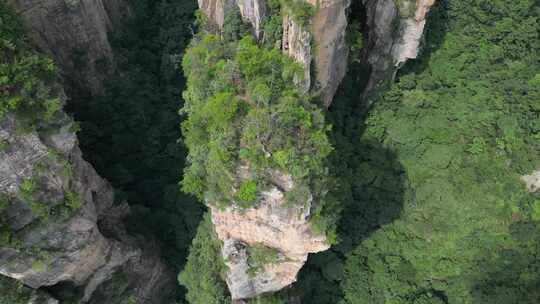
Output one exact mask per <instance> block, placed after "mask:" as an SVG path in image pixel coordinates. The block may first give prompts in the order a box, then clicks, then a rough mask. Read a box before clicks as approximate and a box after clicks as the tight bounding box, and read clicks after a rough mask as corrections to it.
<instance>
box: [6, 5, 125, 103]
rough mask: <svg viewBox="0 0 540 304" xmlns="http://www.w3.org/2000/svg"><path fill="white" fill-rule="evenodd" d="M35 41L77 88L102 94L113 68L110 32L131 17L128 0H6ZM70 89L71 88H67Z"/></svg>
mask: <svg viewBox="0 0 540 304" xmlns="http://www.w3.org/2000/svg"><path fill="white" fill-rule="evenodd" d="M7 2H8V4H10V5H11V6H12V7H14V8H15V9H16V10H17V12H18V13H19V14H21V16H22V17H23V19H24V20H25V22H26V24H27V26H28V27H29V29H30V33H29V34H30V35H31V37H32V40H33V41H35V42H36V44H37V45H38V46H39V48H40V49H41V51H42V52H44V53H46V54H48V55H49V56H50V57H51V58H53V59H54V61H55V62H56V63H57V65H58V66H59V67H60V69H61V72H62V75H63V76H64V78H65V79H66V82H67V83H68V84H70V85H72V86H76V89H81V88H83V89H84V90H88V91H89V92H90V93H91V94H99V93H101V92H102V89H103V84H102V82H103V80H104V79H105V77H106V76H107V74H108V72H109V71H110V69H111V67H112V66H113V53H112V49H111V45H110V43H109V39H108V38H109V37H108V36H109V33H110V32H111V31H112V30H113V27H114V25H115V24H116V23H118V22H120V20H122V18H123V17H124V16H125V15H127V14H129V6H128V5H127V2H126V1H125V0H47V1H43V0H7ZM68 89H69V88H68Z"/></svg>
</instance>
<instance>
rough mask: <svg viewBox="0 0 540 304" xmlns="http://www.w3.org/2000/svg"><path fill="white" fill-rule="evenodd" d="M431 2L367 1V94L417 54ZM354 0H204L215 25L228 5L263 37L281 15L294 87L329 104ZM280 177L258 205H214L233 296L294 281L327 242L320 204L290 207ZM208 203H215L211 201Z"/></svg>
mask: <svg viewBox="0 0 540 304" xmlns="http://www.w3.org/2000/svg"><path fill="white" fill-rule="evenodd" d="M433 3H434V0H425V1H424V0H418V1H417V3H413V1H408V0H404V1H399V2H395V1H394V0H372V1H369V0H366V1H364V4H365V6H364V8H365V9H366V12H365V13H366V15H367V20H365V28H364V31H365V33H364V35H365V36H366V37H367V40H368V41H367V42H368V43H367V46H366V48H365V49H364V50H363V52H364V54H365V55H364V58H365V61H366V62H365V63H367V64H369V65H371V67H372V73H371V75H370V79H369V83H368V87H367V89H366V92H364V94H365V96H368V95H369V94H370V93H371V92H372V91H373V90H374V89H375V88H376V85H377V84H379V83H381V82H382V81H383V80H388V79H392V77H393V74H394V73H395V71H396V70H397V69H398V68H399V67H401V66H402V65H403V63H404V62H405V61H406V60H408V59H410V58H416V56H417V54H418V49H419V47H420V42H421V39H422V35H423V28H424V25H425V17H426V14H427V12H428V10H429V8H430V6H431V5H433ZM349 5H350V3H349V1H348V0H325V1H316V0H310V1H307V2H301V1H300V2H298V1H297V2H295V1H292V3H289V2H287V1H283V2H281V11H280V12H276V11H271V9H270V8H269V7H266V6H267V3H265V2H264V1H262V0H241V1H233V0H230V1H226V0H199V7H200V8H201V10H202V11H203V12H204V13H205V15H206V16H207V17H208V18H209V20H210V22H212V23H214V24H215V25H217V26H218V28H223V26H224V22H225V20H226V19H227V18H226V15H227V14H228V11H230V10H238V11H239V12H240V15H241V16H242V19H243V20H244V22H246V23H248V24H250V25H251V27H252V30H253V34H254V36H255V37H256V38H258V39H260V38H261V36H264V33H263V34H261V29H263V28H264V23H265V22H266V20H268V17H269V16H268V15H269V14H280V16H281V18H282V32H281V33H282V37H281V41H279V42H280V43H278V44H276V45H277V47H280V48H281V51H282V52H283V53H284V54H286V55H287V56H289V57H291V58H293V59H294V60H295V61H296V62H298V63H299V64H300V65H301V67H302V68H303V70H304V77H303V79H297V80H296V82H297V83H296V85H297V86H298V87H299V88H301V89H302V90H303V91H304V92H309V93H310V94H312V95H316V96H320V97H321V99H322V101H323V102H324V105H325V106H327V107H328V106H330V104H331V102H332V99H333V97H334V94H335V92H336V90H337V88H338V86H339V84H340V82H341V80H342V79H343V77H344V76H345V73H346V70H347V63H348V55H349V54H348V53H349V46H348V45H347V44H346V32H347V13H348V8H349ZM274 10H275V8H274ZM352 13H355V14H360V12H352ZM358 93H359V95H361V94H362V92H360V91H359V92H358ZM237 175H238V176H239V177H240V178H241V176H242V174H241V173H238V174H237ZM276 176H279V178H277V180H276V181H275V182H274V184H275V187H273V188H271V189H268V190H266V191H264V192H262V194H261V195H260V197H259V198H258V200H257V202H256V204H255V207H250V208H248V209H241V208H238V207H227V208H225V209H219V208H216V207H211V214H212V222H213V224H214V227H215V230H216V233H217V236H218V237H219V239H220V240H221V241H222V242H223V247H222V256H223V259H224V261H225V263H226V265H227V266H228V270H227V272H226V281H227V285H228V287H229V291H230V293H231V295H232V298H233V300H237V299H246V298H252V297H255V296H257V295H260V294H262V293H266V292H273V291H277V290H280V289H282V288H284V287H286V286H288V285H290V284H291V283H293V282H294V281H296V276H297V273H298V271H299V270H300V269H301V268H302V266H303V265H304V263H305V261H306V260H307V256H308V254H309V253H313V252H319V251H323V250H326V249H328V247H329V245H328V244H327V240H326V239H325V237H324V236H319V235H316V234H314V233H313V232H312V230H311V228H310V224H309V217H310V212H311V204H312V203H313V204H316V203H317V202H311V199H310V198H309V197H306V198H305V199H306V203H305V205H304V206H302V207H301V208H296V207H294V206H290V205H288V204H287V203H286V202H285V196H286V193H287V192H288V191H291V189H292V188H293V187H294V182H293V181H292V180H291V179H290V177H288V176H287V175H284V174H279V173H278V174H276ZM207 203H208V205H210V206H213V203H212V202H207ZM234 205H235V204H233V206H234ZM261 255H262V256H265V257H263V258H262V259H263V260H264V262H265V263H263V264H262V265H261V261H257V259H260V258H261V257H260V256H261Z"/></svg>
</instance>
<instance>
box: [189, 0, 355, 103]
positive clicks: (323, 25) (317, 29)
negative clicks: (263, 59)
mask: <svg viewBox="0 0 540 304" xmlns="http://www.w3.org/2000/svg"><path fill="white" fill-rule="evenodd" d="M307 3H309V4H310V5H311V6H312V7H313V10H314V14H313V16H311V17H310V18H309V19H310V20H308V21H306V22H299V20H295V18H293V17H292V16H290V14H287V13H283V14H282V16H283V36H282V39H281V48H282V50H283V52H284V53H285V54H287V55H288V56H289V57H291V58H294V59H295V60H296V61H297V62H298V63H300V65H301V66H302V67H303V69H304V78H303V79H302V80H298V86H300V87H302V88H303V90H304V91H305V92H307V91H309V90H310V89H311V90H312V91H313V93H314V94H318V95H320V96H321V98H322V99H323V102H324V104H325V105H326V106H330V104H331V102H332V98H333V97H334V94H335V92H336V90H337V88H338V86H339V83H340V82H341V80H342V79H343V77H344V76H345V73H346V70H347V55H348V48H347V46H346V44H345V32H346V27H347V17H346V10H347V8H348V7H349V0H325V1H316V0H311V1H307ZM199 8H200V9H201V10H202V11H203V12H204V13H205V15H206V16H207V17H208V18H209V19H210V20H212V21H213V22H214V23H215V24H216V25H218V26H219V27H222V26H223V21H224V16H225V11H226V10H227V9H239V10H240V14H241V15H242V18H243V20H244V21H245V22H246V23H249V24H251V26H252V29H253V31H254V36H255V37H256V38H258V39H260V38H261V37H262V27H263V22H264V21H265V17H267V15H268V13H267V11H268V9H267V3H266V1H264V0H238V1H236V2H235V1H226V0H199ZM312 78H314V79H312Z"/></svg>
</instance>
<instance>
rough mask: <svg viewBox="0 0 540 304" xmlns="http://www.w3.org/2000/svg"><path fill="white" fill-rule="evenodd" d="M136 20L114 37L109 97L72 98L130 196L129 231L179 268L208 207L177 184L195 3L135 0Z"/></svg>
mask: <svg viewBox="0 0 540 304" xmlns="http://www.w3.org/2000/svg"><path fill="white" fill-rule="evenodd" d="M130 5H131V17H130V18H127V19H126V20H124V21H123V24H122V25H121V26H120V27H118V28H117V29H116V30H115V32H114V33H112V35H111V36H110V37H112V38H110V40H111V44H112V45H113V50H114V53H115V63H116V71H115V72H114V73H113V74H112V75H110V76H109V78H108V79H107V80H106V82H105V84H106V87H105V91H104V94H103V95H102V96H90V97H87V98H85V99H83V100H73V101H72V102H71V103H70V104H68V110H69V111H70V112H72V113H73V115H74V117H75V118H76V119H77V120H78V121H79V122H80V125H81V131H80V133H79V139H80V143H81V149H82V150H83V154H84V157H85V158H86V159H87V160H88V161H89V162H90V163H91V164H92V165H93V166H94V167H95V168H96V170H97V171H98V173H99V174H100V175H102V176H103V177H105V178H106V179H107V180H108V181H110V182H111V183H112V184H113V186H114V187H115V190H116V191H115V198H116V200H117V201H119V202H121V201H124V200H125V201H127V202H128V203H129V204H130V206H131V215H130V217H129V218H128V221H127V225H126V226H127V228H128V230H129V231H130V232H131V233H133V234H134V235H142V236H144V239H145V240H147V241H146V243H150V242H148V240H153V239H154V240H157V243H158V245H159V247H160V249H161V254H162V256H163V257H164V258H165V259H166V260H167V262H168V263H169V264H170V266H171V267H172V268H174V269H175V270H176V271H180V269H181V268H182V267H183V265H184V263H185V261H186V257H187V249H188V247H189V245H190V243H191V240H192V238H193V237H194V235H195V232H196V230H197V226H198V224H199V222H200V220H201V216H202V212H203V206H202V205H201V204H199V203H198V202H197V201H196V200H195V198H193V197H192V196H189V195H186V194H183V193H182V192H181V191H180V189H179V186H178V181H179V178H180V176H181V174H182V168H183V167H184V159H185V155H186V152H185V148H184V147H183V145H182V143H181V142H179V141H178V139H179V137H180V134H179V124H180V117H179V116H178V109H179V108H180V107H181V106H182V99H181V92H182V90H183V88H184V82H185V81H184V78H183V76H182V73H181V70H180V61H181V58H182V52H183V49H184V48H185V47H186V45H187V44H188V42H189V39H190V37H191V30H190V26H191V24H192V23H193V13H194V11H195V8H196V5H197V4H196V1H190V0H186V1H176V0H132V1H130Z"/></svg>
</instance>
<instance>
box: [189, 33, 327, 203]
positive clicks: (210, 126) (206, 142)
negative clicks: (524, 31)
mask: <svg viewBox="0 0 540 304" xmlns="http://www.w3.org/2000/svg"><path fill="white" fill-rule="evenodd" d="M225 49H227V51H225ZM216 50H217V51H216ZM184 70H185V73H186V75H187V80H188V87H187V90H186V91H185V92H184V97H185V98H186V104H185V107H184V110H183V111H184V112H185V113H186V114H188V117H187V119H186V120H185V121H184V122H183V123H182V130H183V133H184V136H185V143H186V145H187V146H188V148H189V150H190V152H189V156H188V160H189V162H190V165H189V167H187V168H186V169H185V171H184V181H183V189H184V190H185V191H189V192H191V193H194V194H196V195H198V196H199V197H200V198H204V200H205V201H206V202H207V203H209V204H220V205H221V204H225V205H227V204H230V203H231V202H236V203H237V204H238V205H240V206H244V207H249V206H251V205H252V203H254V202H255V200H256V198H257V194H258V192H259V191H261V190H262V189H261V187H263V186H264V185H266V184H270V177H269V176H268V172H269V171H270V169H280V170H281V171H282V172H283V173H285V174H291V175H292V177H293V179H294V180H295V183H296V188H299V189H300V188H301V189H308V191H302V194H303V197H298V199H297V200H295V201H297V202H302V201H303V202H305V201H307V199H308V198H309V191H313V194H316V195H319V194H320V197H321V200H323V196H324V195H323V194H322V193H325V192H326V191H325V189H324V188H323V187H319V188H314V187H312V186H313V184H312V181H313V180H314V179H317V178H318V179H323V178H324V177H325V176H326V175H327V174H328V169H327V165H326V163H325V161H326V158H327V157H328V155H329V154H330V152H331V151H332V147H331V145H330V142H329V140H328V138H327V133H328V131H329V127H328V126H327V125H326V123H325V119H324V115H323V113H322V111H321V110H320V109H319V108H318V107H317V106H316V105H315V104H314V103H313V102H312V101H311V100H310V98H309V97H308V96H306V95H305V94H302V93H301V92H299V91H298V89H297V88H296V86H295V85H294V82H293V78H294V77H295V75H297V72H298V64H296V63H294V62H293V61H292V60H291V59H289V58H287V57H286V56H284V55H283V54H282V53H281V52H280V51H279V50H277V49H273V48H270V49H268V48H263V47H260V46H258V45H257V43H256V42H255V41H254V40H253V38H251V37H250V36H246V37H244V38H242V39H240V40H238V41H220V40H219V38H217V37H216V36H213V35H211V34H207V33H200V34H199V35H198V36H197V37H196V38H195V40H194V42H193V45H192V46H191V48H189V49H188V51H187V53H186V56H185V57H184ZM208 84H211V85H210V86H209V85H208ZM240 166H246V167H247V168H248V171H249V172H251V173H252V174H254V175H256V177H255V179H256V180H257V184H255V182H253V181H251V179H248V180H244V179H243V178H240V177H239V173H238V170H239V169H238V168H239V167H240ZM319 184H320V185H324V183H319ZM233 189H238V190H237V191H236V194H235V193H233V192H235V191H233ZM298 193H300V192H298ZM321 205H324V203H323V202H321Z"/></svg>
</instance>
